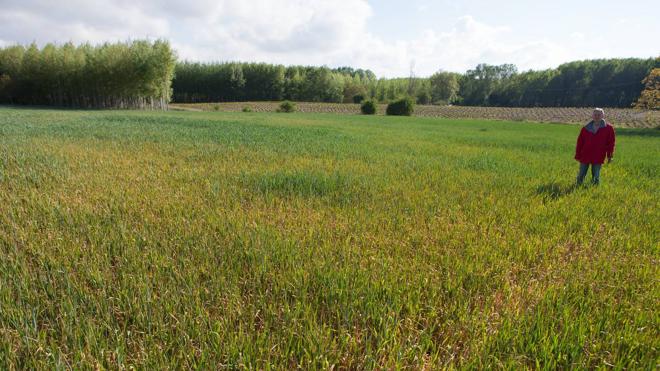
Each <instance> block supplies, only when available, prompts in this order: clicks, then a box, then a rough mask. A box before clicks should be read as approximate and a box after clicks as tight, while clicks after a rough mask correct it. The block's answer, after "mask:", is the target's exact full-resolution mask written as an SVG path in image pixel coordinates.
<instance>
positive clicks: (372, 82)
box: [173, 58, 660, 107]
mask: <svg viewBox="0 0 660 371" xmlns="http://www.w3.org/2000/svg"><path fill="white" fill-rule="evenodd" d="M658 67H660V58H656V59H653V58H649V59H638V58H627V59H597V60H585V61H576V62H570V63H565V64H562V65H560V66H559V67H557V68H554V69H547V70H542V71H525V72H518V70H517V68H516V66H515V65H513V64H503V65H497V66H496V65H488V64H479V65H478V66H476V67H475V68H474V69H471V70H468V71H467V72H466V73H464V74H458V73H452V72H444V71H440V72H437V73H435V74H433V75H432V76H430V77H426V78H419V77H407V78H392V79H385V78H380V79H379V78H376V75H375V74H374V73H373V72H371V71H369V70H362V69H357V70H355V69H352V68H350V67H342V68H337V69H330V68H328V67H309V66H288V67H286V66H283V65H273V64H265V63H238V62H232V63H193V62H183V63H179V64H178V65H177V67H176V73H175V78H174V81H173V88H174V101H175V102H181V103H196V102H228V101H260V100H282V99H288V100H296V101H310V102H359V101H360V100H362V99H364V98H371V99H375V100H377V101H379V102H389V101H392V100H395V99H398V98H400V97H403V96H409V97H412V98H414V99H415V100H416V102H417V103H418V104H457V105H467V106H501V107H587V106H603V107H631V106H632V105H633V104H634V103H635V101H636V100H637V99H638V98H639V96H640V93H641V92H642V89H644V83H643V80H644V79H645V78H646V77H647V76H648V75H649V73H650V71H651V70H652V69H653V68H658Z"/></svg>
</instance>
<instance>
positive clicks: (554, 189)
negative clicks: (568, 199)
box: [536, 182, 579, 200]
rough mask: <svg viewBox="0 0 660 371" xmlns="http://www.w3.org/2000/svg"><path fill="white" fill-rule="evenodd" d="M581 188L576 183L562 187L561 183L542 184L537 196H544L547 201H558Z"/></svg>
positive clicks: (537, 190) (538, 188) (537, 189)
mask: <svg viewBox="0 0 660 371" xmlns="http://www.w3.org/2000/svg"><path fill="white" fill-rule="evenodd" d="M578 188H579V186H578V185H576V184H575V183H573V184H569V185H561V184H559V183H555V182H552V183H547V184H542V185H540V186H538V187H537V188H536V194H537V195H540V196H543V198H545V199H549V200H557V199H559V198H561V197H564V196H568V195H569V194H571V193H573V192H575V190H577V189H578Z"/></svg>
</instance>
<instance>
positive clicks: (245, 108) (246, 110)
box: [243, 106, 252, 112]
mask: <svg viewBox="0 0 660 371" xmlns="http://www.w3.org/2000/svg"><path fill="white" fill-rule="evenodd" d="M243 112H252V108H250V107H249V106H245V107H243Z"/></svg>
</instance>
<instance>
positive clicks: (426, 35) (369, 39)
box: [0, 0, 590, 77]
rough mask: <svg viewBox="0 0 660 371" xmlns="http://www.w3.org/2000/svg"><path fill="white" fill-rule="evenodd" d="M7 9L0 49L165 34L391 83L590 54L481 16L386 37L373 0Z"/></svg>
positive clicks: (14, 1) (212, 52)
mask: <svg viewBox="0 0 660 371" xmlns="http://www.w3.org/2000/svg"><path fill="white" fill-rule="evenodd" d="M2 7H3V11H2V12H1V13H0V24H2V27H0V45H2V44H1V43H3V41H2V40H4V43H5V44H7V43H10V42H11V43H15V42H20V43H29V42H32V41H36V42H37V43H39V44H44V43H46V42H52V41H58V42H66V41H74V42H83V41H91V42H102V41H115V40H127V39H136V38H144V37H151V38H159V37H160V38H167V39H169V40H170V41H171V42H172V45H173V47H174V48H175V49H176V50H177V52H178V54H179V57H180V58H182V59H191V60H202V61H228V60H241V61H262V62H269V63H283V64H305V65H323V64H326V65H329V66H340V65H349V66H353V67H356V68H369V69H372V70H373V71H374V72H376V74H377V75H379V76H388V77H391V76H407V75H408V73H409V68H410V65H411V62H413V61H414V64H415V73H416V75H418V76H425V75H429V74H431V73H433V72H434V71H437V70H438V69H441V68H442V69H445V70H450V71H465V70H466V69H469V68H472V67H474V66H476V64H478V63H484V62H485V63H491V64H499V63H514V64H516V65H517V66H518V67H519V68H520V69H521V70H524V69H529V68H534V69H538V68H547V67H549V66H555V65H557V64H559V63H561V62H564V61H566V60H569V59H574V58H575V57H576V56H578V57H580V56H582V57H589V56H590V54H588V53H587V51H586V50H584V49H583V48H580V47H579V45H578V44H579V43H581V42H583V40H582V39H581V38H580V37H579V36H578V35H577V34H576V35H574V36H573V37H572V38H571V40H570V41H569V43H568V45H559V44H556V43H553V42H549V41H547V40H537V41H531V42H525V43H520V42H518V43H514V42H508V41H507V40H508V39H511V38H510V37H509V36H511V33H512V32H513V30H511V29H509V28H508V27H504V26H496V25H489V24H485V23H482V22H479V21H478V20H476V19H474V18H473V17H471V16H463V17H461V18H459V19H457V20H456V22H455V23H454V25H453V26H452V27H451V28H450V29H449V30H442V29H429V30H426V31H425V32H423V33H422V34H421V35H420V36H419V37H417V38H415V39H411V40H405V41H388V40H383V39H382V38H380V37H379V36H378V35H375V34H373V33H371V32H370V31H369V29H368V24H367V21H368V19H369V17H371V16H372V9H371V7H370V5H369V4H368V3H367V1H366V0H315V1H311V0H253V1H241V0H216V1H213V0H189V1H185V2H183V1H180V0H166V1H157V0H147V1H140V2H138V1H129V0H119V1H114V2H110V1H101V0H90V1H83V0H63V1H60V2H58V3H57V4H56V5H51V4H50V3H49V2H46V1H41V0H22V1H19V0H3V4H2ZM393 27H396V25H393ZM571 43H572V44H571ZM575 50H578V51H579V52H578V53H576V52H575ZM580 53H582V54H580Z"/></svg>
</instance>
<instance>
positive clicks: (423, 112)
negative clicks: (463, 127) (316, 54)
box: [170, 102, 660, 128]
mask: <svg viewBox="0 0 660 371" xmlns="http://www.w3.org/2000/svg"><path fill="white" fill-rule="evenodd" d="M279 104H280V102H229V103H192V104H181V103H176V104H170V107H171V108H172V109H175V110H177V109H178V110H193V111H195V110H197V111H223V112H240V111H242V110H243V108H245V107H248V108H250V110H251V111H253V112H275V111H276V110H277V107H279ZM296 105H297V108H298V111H300V112H310V113H341V114H360V105H359V104H352V103H313V102H298V103H296ZM385 107H386V105H385V104H379V105H378V110H377V112H376V114H381V115H382V114H385ZM592 110H593V107H586V108H573V107H565V108H557V107H538V108H516V107H467V106H436V105H417V106H415V114H414V115H415V116H419V117H437V118H448V119H489V120H508V121H533V122H556V123H572V124H575V123H579V124H584V123H586V122H587V121H588V120H589V117H591V111H592ZM605 116H606V119H607V120H609V121H611V122H612V124H613V125H614V126H615V127H630V128H658V127H660V111H652V110H639V109H628V108H605Z"/></svg>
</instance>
